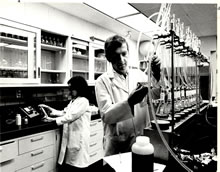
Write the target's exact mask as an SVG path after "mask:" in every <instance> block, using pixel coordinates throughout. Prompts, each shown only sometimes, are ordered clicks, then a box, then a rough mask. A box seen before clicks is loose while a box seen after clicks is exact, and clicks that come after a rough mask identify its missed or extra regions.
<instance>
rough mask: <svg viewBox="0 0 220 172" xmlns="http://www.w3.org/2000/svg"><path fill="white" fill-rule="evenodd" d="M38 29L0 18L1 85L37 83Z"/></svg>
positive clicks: (38, 79) (38, 75)
mask: <svg viewBox="0 0 220 172" xmlns="http://www.w3.org/2000/svg"><path fill="white" fill-rule="evenodd" d="M39 40H40V30H39V29H37V28H34V27H30V26H27V25H23V24H20V23H16V22H12V21H9V20H5V19H2V18H0V80H1V82H0V83H1V85H5V84H21V83H22V84H23V83H39V82H40V73H39V71H40V70H39V61H38V59H39V56H40V46H39V45H38V44H37V42H39Z"/></svg>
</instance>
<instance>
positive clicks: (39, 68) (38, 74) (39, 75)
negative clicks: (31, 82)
mask: <svg viewBox="0 0 220 172" xmlns="http://www.w3.org/2000/svg"><path fill="white" fill-rule="evenodd" d="M38 78H40V67H38Z"/></svg>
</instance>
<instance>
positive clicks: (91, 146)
mask: <svg viewBox="0 0 220 172" xmlns="http://www.w3.org/2000/svg"><path fill="white" fill-rule="evenodd" d="M95 145H97V143H93V144H91V145H89V146H90V147H93V146H95Z"/></svg>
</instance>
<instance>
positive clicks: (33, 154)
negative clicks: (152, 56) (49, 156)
mask: <svg viewBox="0 0 220 172" xmlns="http://www.w3.org/2000/svg"><path fill="white" fill-rule="evenodd" d="M42 153H44V151H43V150H42V151H39V152H34V153H31V156H36V155H39V154H42Z"/></svg>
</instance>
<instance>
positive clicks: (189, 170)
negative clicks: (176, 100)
mask: <svg viewBox="0 0 220 172" xmlns="http://www.w3.org/2000/svg"><path fill="white" fill-rule="evenodd" d="M150 63H151V58H150V59H149V66H148V81H149V83H148V90H149V91H148V97H149V103H150V106H151V112H152V115H153V119H154V121H155V124H156V128H157V131H158V133H159V135H160V138H161V140H162V141H163V143H164V145H165V146H166V148H167V150H168V151H169V152H170V154H171V155H172V157H173V158H174V159H175V160H176V161H177V162H178V163H179V164H180V165H181V166H182V167H183V168H184V169H185V170H187V171H188V172H193V171H192V170H191V169H190V168H188V167H187V166H186V165H185V164H184V163H183V162H182V161H181V160H180V159H179V158H178V157H177V156H176V154H175V153H174V152H173V150H172V149H171V148H170V146H169V144H168V143H167V141H166V139H165V138H164V136H163V133H162V132H161V130H160V127H159V125H158V123H157V119H156V115H155V111H154V108H153V103H152V96H151V87H150V85H151V84H150V83H151V79H150V78H151V76H150V71H151V65H150Z"/></svg>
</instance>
